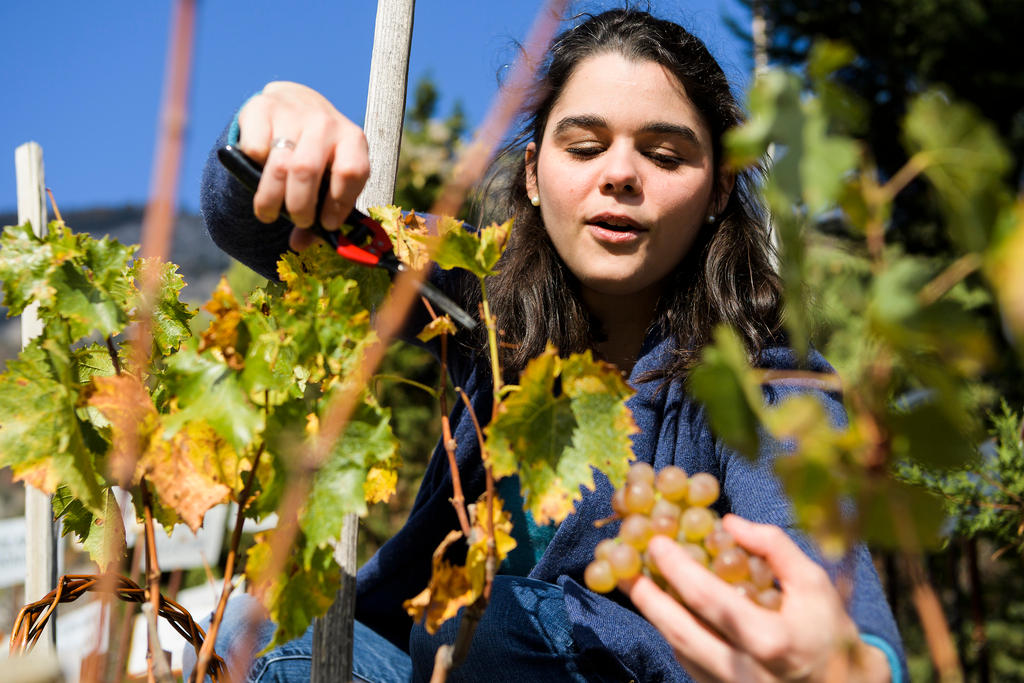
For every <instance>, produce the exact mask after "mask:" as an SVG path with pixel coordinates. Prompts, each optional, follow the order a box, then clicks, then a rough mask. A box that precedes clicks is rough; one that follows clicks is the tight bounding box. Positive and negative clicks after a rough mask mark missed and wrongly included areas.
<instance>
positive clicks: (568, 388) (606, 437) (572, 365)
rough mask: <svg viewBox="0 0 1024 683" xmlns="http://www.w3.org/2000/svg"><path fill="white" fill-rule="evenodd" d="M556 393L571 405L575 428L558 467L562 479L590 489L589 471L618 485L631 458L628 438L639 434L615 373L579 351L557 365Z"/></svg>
mask: <svg viewBox="0 0 1024 683" xmlns="http://www.w3.org/2000/svg"><path fill="white" fill-rule="evenodd" d="M562 391H564V392H565V395H566V396H568V397H569V398H570V400H571V404H572V413H573V415H574V416H575V417H576V423H577V428H576V430H575V431H574V432H573V437H572V438H573V445H572V453H571V454H570V457H568V458H566V459H565V460H564V461H563V463H561V464H560V465H559V468H560V470H561V471H562V472H563V476H564V475H566V474H568V475H569V476H568V477H567V478H568V479H572V480H575V481H579V482H580V483H581V484H582V485H583V486H586V487H587V488H589V489H593V488H594V481H593V475H592V472H591V469H590V468H591V466H593V467H595V468H597V469H598V470H600V471H601V472H603V473H604V474H605V476H607V477H608V479H609V480H611V482H612V484H613V485H614V486H616V487H618V486H621V485H622V484H623V483H624V482H625V481H626V475H627V474H628V473H629V463H630V461H631V460H633V459H634V455H633V442H632V439H631V438H630V437H631V436H632V435H633V434H636V433H637V432H639V431H640V429H639V428H638V427H637V426H636V422H634V421H633V413H631V412H630V410H629V408H627V407H626V401H627V400H628V399H629V397H630V396H632V395H633V390H632V389H630V388H629V385H627V384H626V382H625V380H624V379H623V378H622V374H621V373H620V372H619V371H618V368H616V367H615V366H614V365H611V364H609V363H605V362H604V361H599V360H594V359H593V357H592V355H591V353H590V351H585V352H584V353H581V354H573V355H572V356H569V357H568V358H566V359H564V360H563V361H562Z"/></svg>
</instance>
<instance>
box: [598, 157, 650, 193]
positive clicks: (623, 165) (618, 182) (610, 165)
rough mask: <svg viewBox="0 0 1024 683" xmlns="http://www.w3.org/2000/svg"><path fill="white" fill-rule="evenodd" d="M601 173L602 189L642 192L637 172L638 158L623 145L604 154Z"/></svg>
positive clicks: (617, 191)
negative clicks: (603, 164)
mask: <svg viewBox="0 0 1024 683" xmlns="http://www.w3.org/2000/svg"><path fill="white" fill-rule="evenodd" d="M604 161H605V166H604V169H602V173H601V180H600V182H601V191H602V192H606V193H608V194H619V193H624V194H640V192H641V191H642V190H643V187H642V185H641V183H640V175H639V173H638V172H637V167H636V160H635V159H634V158H633V155H632V154H631V153H630V151H629V150H626V149H624V146H623V147H618V148H615V147H613V148H611V149H609V150H608V151H607V152H606V153H605V155H604Z"/></svg>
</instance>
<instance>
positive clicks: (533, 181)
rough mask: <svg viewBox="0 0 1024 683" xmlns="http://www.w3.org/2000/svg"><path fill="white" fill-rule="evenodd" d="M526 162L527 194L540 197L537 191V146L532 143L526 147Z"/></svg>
mask: <svg viewBox="0 0 1024 683" xmlns="http://www.w3.org/2000/svg"><path fill="white" fill-rule="evenodd" d="M523 154H524V161H525V162H526V178H525V180H526V194H527V196H529V197H537V196H539V191H538V190H537V145H536V143H533V142H531V143H530V144H528V145H526V151H525V152H524V153H523Z"/></svg>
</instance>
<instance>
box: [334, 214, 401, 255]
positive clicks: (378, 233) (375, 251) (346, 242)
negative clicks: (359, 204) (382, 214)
mask: <svg viewBox="0 0 1024 683" xmlns="http://www.w3.org/2000/svg"><path fill="white" fill-rule="evenodd" d="M353 218H355V219H356V220H355V221H354V222H355V223H357V225H352V227H353V228H357V227H358V226H362V227H363V228H365V229H367V230H369V231H370V235H371V240H370V243H369V244H366V245H362V246H360V245H356V244H354V243H353V242H352V241H351V240H350V239H348V237H346V236H345V235H344V234H342V233H340V232H339V233H338V247H337V249H338V254H339V255H341V256H344V257H345V258H347V259H349V260H350V261H355V262H356V263H360V264H362V265H364V266H376V265H380V259H381V257H382V256H384V255H385V254H388V253H390V252H391V250H392V246H391V239H390V238H388V234H387V233H386V232H385V231H384V228H383V227H381V225H380V223H378V222H377V221H375V220H373V219H372V218H370V217H369V216H364V215H363V214H362V213H358V212H356V211H353V212H352V213H351V214H350V215H349V220H348V221H347V222H348V223H349V224H350V225H351V224H352V223H353V221H352V219H353ZM350 232H352V233H359V232H361V231H359V230H352V231H350Z"/></svg>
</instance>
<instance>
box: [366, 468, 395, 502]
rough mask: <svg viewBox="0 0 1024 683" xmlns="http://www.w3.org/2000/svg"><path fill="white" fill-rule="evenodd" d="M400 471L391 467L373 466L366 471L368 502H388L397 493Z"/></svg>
mask: <svg viewBox="0 0 1024 683" xmlns="http://www.w3.org/2000/svg"><path fill="white" fill-rule="evenodd" d="M396 486H398V471H397V470H395V469H393V468H390V467H376V466H375V467H371V468H370V471H369V472H367V473H366V483H365V484H364V487H363V488H364V494H363V495H364V497H365V498H366V502H367V503H386V502H388V501H389V500H391V496H393V495H395V487H396Z"/></svg>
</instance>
